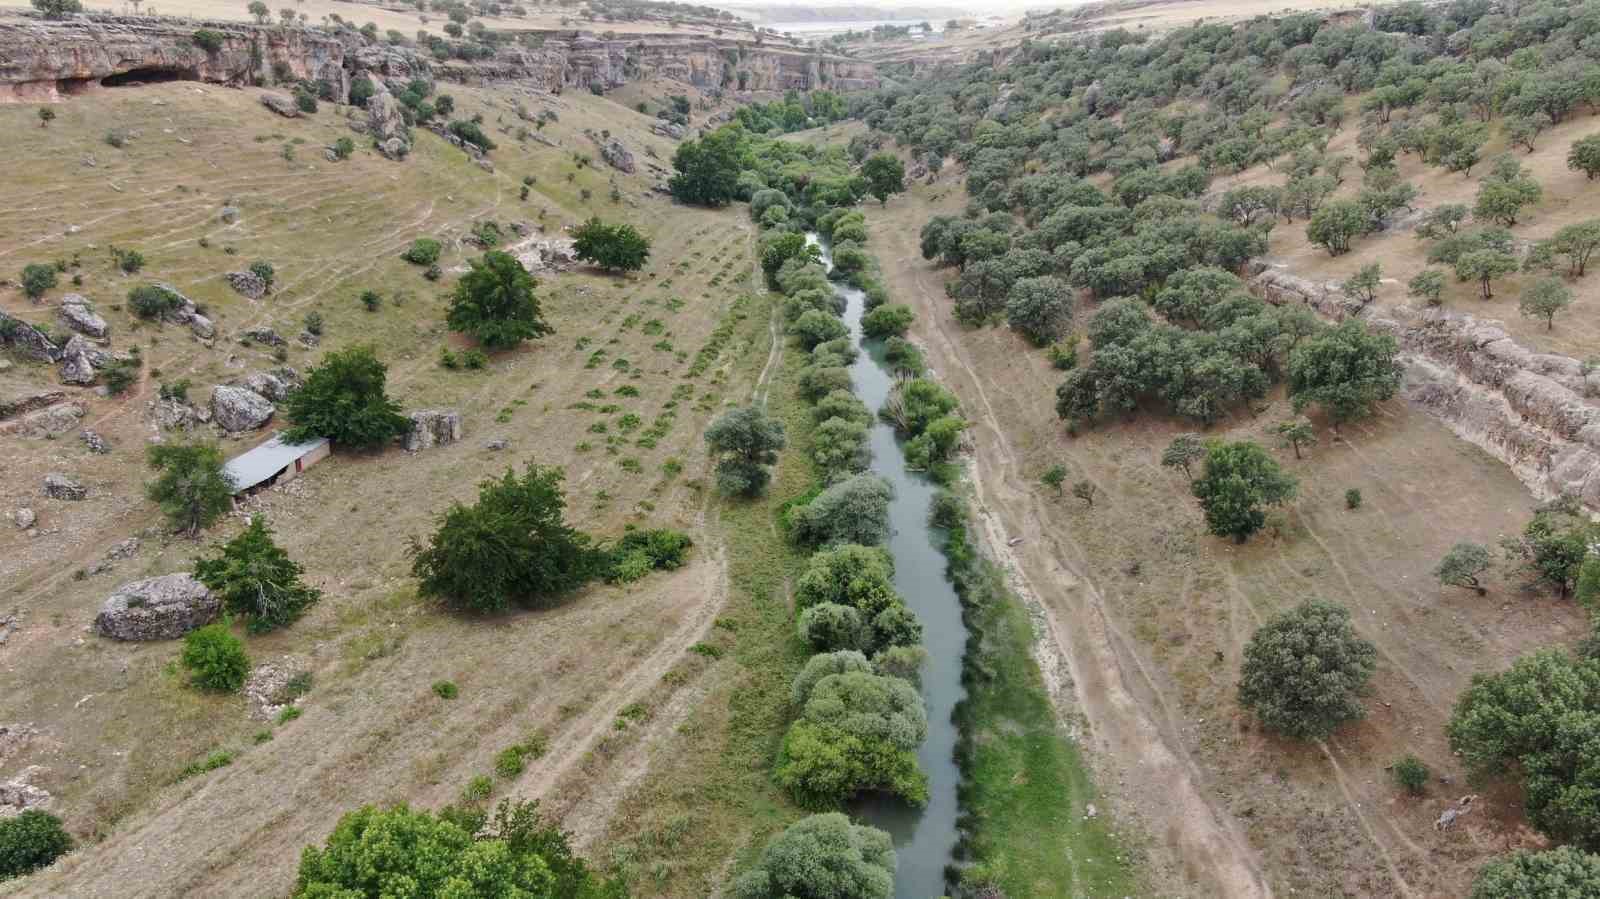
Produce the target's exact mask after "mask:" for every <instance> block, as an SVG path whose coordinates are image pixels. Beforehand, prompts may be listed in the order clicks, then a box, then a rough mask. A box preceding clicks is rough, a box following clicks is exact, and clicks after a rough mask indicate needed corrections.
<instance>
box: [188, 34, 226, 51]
mask: <svg viewBox="0 0 1600 899" xmlns="http://www.w3.org/2000/svg"><path fill="white" fill-rule="evenodd" d="M192 37H193V40H194V45H195V46H196V47H199V48H200V49H202V50H204V51H206V52H207V53H215V52H217V51H218V50H221V49H222V41H223V34H222V32H220V31H212V30H211V29H210V28H201V29H198V30H196V31H195V33H194V35H193V36H192Z"/></svg>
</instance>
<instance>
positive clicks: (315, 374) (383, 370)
mask: <svg viewBox="0 0 1600 899" xmlns="http://www.w3.org/2000/svg"><path fill="white" fill-rule="evenodd" d="M388 371H389V369H388V366H386V365H384V364H383V363H382V362H380V361H378V357H377V354H376V351H375V350H374V349H373V348H372V347H371V346H366V345H361V344H357V345H355V346H352V347H348V348H346V349H343V350H339V351H337V352H333V353H329V354H328V355H327V356H325V357H323V361H322V364H321V365H318V366H317V367H315V368H313V369H311V372H310V373H309V374H308V375H307V376H306V382H305V386H303V387H301V388H300V389H298V390H296V391H294V392H293V393H291V394H289V399H288V400H287V401H286V403H285V404H284V405H285V410H284V413H285V415H284V417H286V418H287V419H288V420H289V423H290V425H291V426H290V427H289V428H288V429H287V430H286V431H285V432H284V437H285V439H287V440H291V441H304V440H314V439H316V438H318V437H326V438H328V439H329V440H332V441H333V442H334V443H338V444H344V445H346V446H350V447H353V448H360V449H372V448H375V447H379V446H382V445H384V444H385V443H388V442H389V441H390V440H393V439H394V438H395V437H397V436H399V435H400V434H403V433H405V431H406V429H407V428H409V427H411V420H410V419H409V418H406V417H405V416H404V415H402V414H400V406H399V404H398V403H396V402H395V401H394V400H392V399H390V398H389V395H388V394H387V393H386V392H385V389H384V388H385V385H386V382H387V378H388Z"/></svg>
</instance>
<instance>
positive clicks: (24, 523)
mask: <svg viewBox="0 0 1600 899" xmlns="http://www.w3.org/2000/svg"><path fill="white" fill-rule="evenodd" d="M38 520H39V517H38V516H37V515H35V514H33V510H32V509H30V508H28V507H27V506H23V507H22V508H20V509H17V510H15V511H14V512H12V513H11V523H12V524H14V525H16V526H17V530H19V531H26V530H27V529H28V528H31V527H33V523H34V522H36V521H38Z"/></svg>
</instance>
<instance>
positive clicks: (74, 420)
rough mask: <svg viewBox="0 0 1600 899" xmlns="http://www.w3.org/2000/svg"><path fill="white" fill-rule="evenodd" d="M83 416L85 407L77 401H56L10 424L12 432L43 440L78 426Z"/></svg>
mask: <svg viewBox="0 0 1600 899" xmlns="http://www.w3.org/2000/svg"><path fill="white" fill-rule="evenodd" d="M82 418H83V407H82V406H81V405H79V404H77V403H56V404H55V405H53V406H46V407H44V408H43V409H39V410H37V411H34V412H29V413H28V414H26V415H24V416H22V417H21V418H19V419H17V421H16V423H15V424H13V425H11V426H10V430H11V433H13V434H16V435H18V436H20V437H25V438H28V439H30V440H42V439H46V438H49V437H54V436H56V435H58V434H65V433H67V432H68V431H70V430H72V429H73V428H76V427H77V426H78V421H79V420H80V419H82Z"/></svg>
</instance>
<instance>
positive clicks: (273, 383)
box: [244, 368, 300, 403]
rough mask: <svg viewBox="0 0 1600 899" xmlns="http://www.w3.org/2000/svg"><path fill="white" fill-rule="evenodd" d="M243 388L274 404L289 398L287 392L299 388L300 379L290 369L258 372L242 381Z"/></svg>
mask: <svg viewBox="0 0 1600 899" xmlns="http://www.w3.org/2000/svg"><path fill="white" fill-rule="evenodd" d="M244 386H245V387H246V388H247V389H249V390H253V391H255V392H256V393H259V394H261V395H262V396H264V397H266V398H267V399H269V400H272V401H273V402H274V403H281V402H283V401H284V400H286V399H288V398H289V391H291V390H293V389H295V388H296V387H298V386H300V378H299V376H298V375H297V374H295V371H294V369H292V368H291V369H279V370H278V371H258V372H256V373H255V374H253V375H251V376H250V377H248V378H245V379H244Z"/></svg>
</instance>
